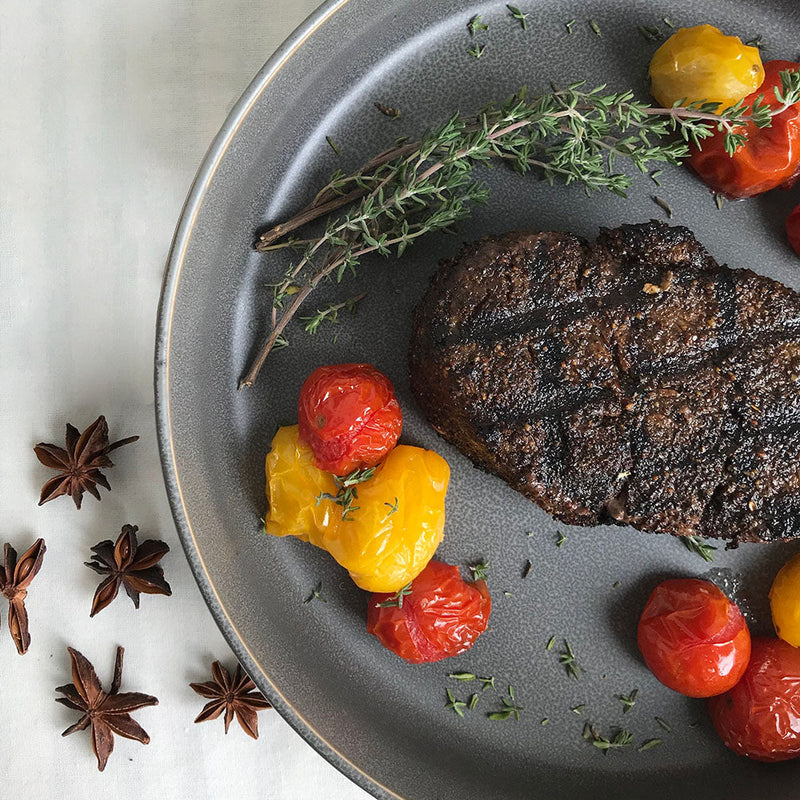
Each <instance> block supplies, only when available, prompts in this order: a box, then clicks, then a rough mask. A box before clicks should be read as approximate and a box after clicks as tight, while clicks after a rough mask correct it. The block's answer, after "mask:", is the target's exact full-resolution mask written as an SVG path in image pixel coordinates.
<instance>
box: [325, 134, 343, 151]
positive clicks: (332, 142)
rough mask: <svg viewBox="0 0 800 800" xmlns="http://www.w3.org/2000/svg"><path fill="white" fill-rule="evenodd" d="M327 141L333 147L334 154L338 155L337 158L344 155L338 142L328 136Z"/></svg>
mask: <svg viewBox="0 0 800 800" xmlns="http://www.w3.org/2000/svg"><path fill="white" fill-rule="evenodd" d="M325 141H326V142H327V143H328V144H329V145H330V146H331V150H333V152H334V153H336V155H337V156H340V155H341V154H342V151H341V150H340V149H339V146H338V145H337V144H336V142H334V141H333V139H331V137H330V136H326V137H325Z"/></svg>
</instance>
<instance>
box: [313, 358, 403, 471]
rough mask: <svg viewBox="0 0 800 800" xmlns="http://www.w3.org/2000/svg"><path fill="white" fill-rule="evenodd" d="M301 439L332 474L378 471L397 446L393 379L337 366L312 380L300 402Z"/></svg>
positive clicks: (399, 422)
mask: <svg viewBox="0 0 800 800" xmlns="http://www.w3.org/2000/svg"><path fill="white" fill-rule="evenodd" d="M297 413H298V424H299V427H300V438H301V439H302V440H303V441H304V442H306V443H307V444H308V445H310V447H311V449H312V451H313V452H314V463H315V464H316V465H317V467H319V468H320V469H321V470H324V471H325V472H331V473H333V474H334V475H348V474H350V473H351V472H353V471H354V470H356V469H363V468H365V467H374V466H375V465H376V464H378V463H379V462H380V461H381V460H382V459H383V458H384V457H385V456H386V454H387V453H388V452H389V451H390V450H391V449H392V448H393V447H394V446H395V444H397V440H398V439H399V438H400V431H401V430H402V427H403V415H402V412H401V411H400V405H399V404H398V402H397V398H395V396H394V387H393V386H392V382H391V381H390V380H389V378H387V377H386V375H384V374H383V373H382V372H379V371H378V370H377V369H375V367H372V366H370V365H369V364H334V365H330V366H326V367H319V368H318V369H316V370H314V372H312V373H311V375H309V376H308V378H307V379H306V381H305V383H304V384H303V388H302V389H301V390H300V399H299V401H298V409H297Z"/></svg>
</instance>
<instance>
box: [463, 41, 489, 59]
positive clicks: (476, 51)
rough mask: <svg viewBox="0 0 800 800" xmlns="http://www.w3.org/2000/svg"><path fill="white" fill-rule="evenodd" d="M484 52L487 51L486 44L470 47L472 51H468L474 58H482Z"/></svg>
mask: <svg viewBox="0 0 800 800" xmlns="http://www.w3.org/2000/svg"><path fill="white" fill-rule="evenodd" d="M484 50H486V45H485V44H476V45H473V46H472V47H470V49H469V50H467V53H469V54H470V55H471V56H472V57H473V58H480V57H481V56H482V55H483V51H484Z"/></svg>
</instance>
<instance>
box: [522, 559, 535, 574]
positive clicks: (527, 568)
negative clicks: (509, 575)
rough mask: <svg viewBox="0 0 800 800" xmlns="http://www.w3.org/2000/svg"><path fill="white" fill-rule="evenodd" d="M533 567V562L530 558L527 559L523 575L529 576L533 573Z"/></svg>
mask: <svg viewBox="0 0 800 800" xmlns="http://www.w3.org/2000/svg"><path fill="white" fill-rule="evenodd" d="M532 569H533V564H532V563H531V560H530V559H529V558H526V559H525V566H524V567H523V568H522V577H523V579H524V578H527V577H528V575H530V574H531V570H532Z"/></svg>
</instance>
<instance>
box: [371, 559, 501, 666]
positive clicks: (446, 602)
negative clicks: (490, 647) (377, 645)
mask: <svg viewBox="0 0 800 800" xmlns="http://www.w3.org/2000/svg"><path fill="white" fill-rule="evenodd" d="M402 592H403V590H401V591H400V592H399V593H398V594H395V595H392V594H373V595H372V597H371V598H370V600H369V605H368V607H367V632H368V633H374V634H375V636H377V637H378V639H380V641H381V644H382V645H383V646H384V647H387V648H388V649H389V650H391V651H392V652H393V653H396V654H397V655H398V656H400V658H403V659H405V660H406V661H408V662H410V663H412V664H421V663H423V662H429V661H441V659H443V658H448V657H449V656H456V655H458V654H459V653H463V652H464V651H466V650H469V648H470V647H472V645H473V644H474V643H475V640H476V639H477V638H478V637H479V636H480V635H481V634H482V633H483V632H484V631H485V630H486V625H487V624H488V622H489V612H490V611H491V610H492V600H491V597H489V590H488V589H487V588H486V581H475V582H474V583H467V582H465V581H464V580H463V579H462V577H461V573H460V572H459V571H458V567H453V566H450V564H445V563H443V562H441V561H431V562H430V563H429V564H428V566H427V567H425V569H424V570H422V572H421V573H420V574H419V575H418V576H417V577H416V578H414V580H413V581H412V582H411V587H410V591H408V593H407V594H403V593H402Z"/></svg>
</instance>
